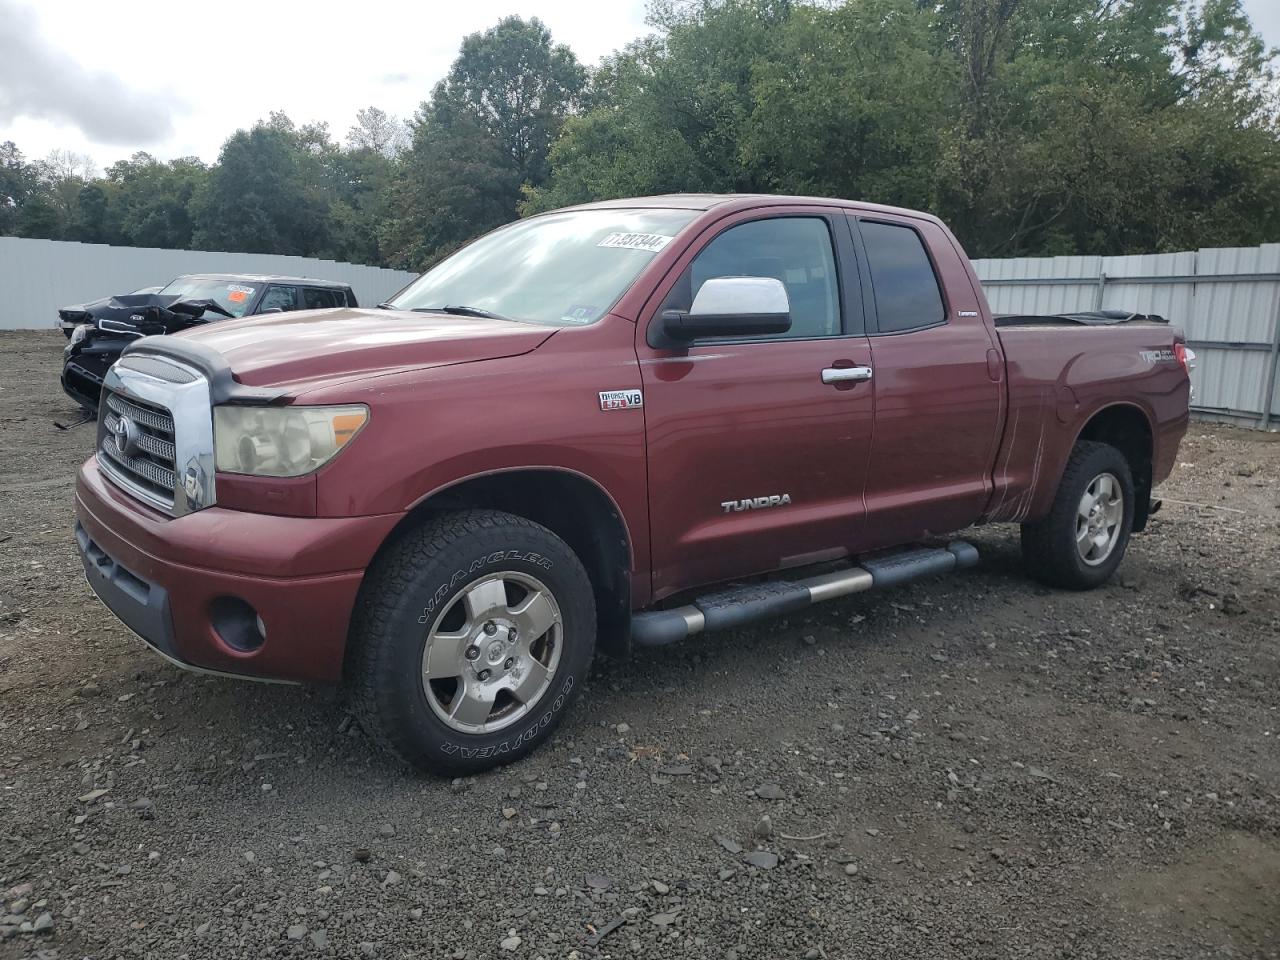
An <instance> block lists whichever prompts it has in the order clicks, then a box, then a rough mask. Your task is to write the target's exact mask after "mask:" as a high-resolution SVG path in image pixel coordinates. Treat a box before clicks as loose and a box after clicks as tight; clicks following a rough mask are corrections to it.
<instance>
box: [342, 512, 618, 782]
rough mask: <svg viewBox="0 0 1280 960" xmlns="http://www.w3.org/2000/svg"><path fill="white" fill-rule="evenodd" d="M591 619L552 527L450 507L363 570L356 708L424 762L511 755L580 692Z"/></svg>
mask: <svg viewBox="0 0 1280 960" xmlns="http://www.w3.org/2000/svg"><path fill="white" fill-rule="evenodd" d="M595 623H596V617H595V599H594V596H593V594H592V590H591V583H590V581H589V580H588V578H587V574H586V571H585V570H583V568H582V564H581V562H580V561H579V560H578V558H577V556H576V555H575V554H574V553H573V551H572V550H570V549H569V547H568V546H567V545H566V544H565V543H564V541H562V540H561V539H560V538H559V537H557V536H556V535H555V534H553V533H552V532H551V531H550V530H548V529H546V528H545V527H542V526H539V525H538V524H536V523H532V522H531V521H528V520H525V519H523V518H522V517H517V516H514V515H512V514H507V513H500V512H497V511H480V510H473V511H465V512H460V513H452V514H447V515H445V516H443V517H440V518H438V519H437V520H435V521H433V522H431V523H428V524H426V525H424V526H422V527H420V528H418V529H417V530H414V531H411V532H410V533H408V534H407V535H405V536H404V537H403V538H402V539H401V540H400V541H399V542H398V543H396V544H395V545H394V546H392V547H391V548H390V549H389V550H388V551H387V552H386V553H385V554H384V555H383V556H382V557H380V558H379V559H378V561H377V562H376V564H375V566H374V568H373V569H371V570H370V572H369V576H368V578H367V580H366V583H365V586H364V588H363V590H362V594H361V604H360V609H359V611H358V612H357V615H356V619H355V622H354V624H353V629H352V637H351V643H352V652H351V657H350V660H349V664H348V666H349V682H350V684H351V686H352V693H353V700H354V704H355V709H356V714H357V716H358V717H359V718H360V721H361V725H362V726H363V727H364V728H365V730H366V732H368V733H369V734H370V736H372V737H373V739H374V740H376V741H377V742H378V743H379V744H381V745H382V746H383V747H385V748H386V749H388V750H389V751H390V752H392V753H393V754H395V755H396V756H398V757H400V758H401V759H403V760H405V761H406V762H408V763H410V764H412V765H414V766H416V767H419V768H421V769H424V770H428V771H432V772H437V773H446V774H450V775H454V776H457V775H460V774H467V773H475V772H477V771H480V770H484V769H487V768H489V767H493V766H497V765H498V764H502V763H509V762H510V761H512V760H516V759H518V758H520V757H522V756H524V755H525V754H527V753H529V752H530V751H531V750H533V749H534V748H535V747H536V746H537V745H538V744H540V743H541V742H542V741H543V740H545V739H546V738H547V737H549V736H550V735H551V732H552V730H554V729H555V727H556V726H557V725H558V724H559V722H560V720H561V719H562V717H563V716H564V713H565V712H566V710H567V709H568V707H569V705H570V703H572V701H573V699H574V698H575V697H576V696H577V693H578V690H579V689H580V688H581V686H582V682H583V681H584V680H585V679H586V675H587V669H588V667H589V665H590V662H591V655H592V652H593V649H594V646H595Z"/></svg>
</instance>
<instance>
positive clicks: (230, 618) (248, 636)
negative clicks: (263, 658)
mask: <svg viewBox="0 0 1280 960" xmlns="http://www.w3.org/2000/svg"><path fill="white" fill-rule="evenodd" d="M209 622H210V623H211V624H212V626H213V629H214V632H215V633H217V635H218V638H219V639H220V640H221V641H222V642H223V643H225V644H226V645H227V646H228V647H230V648H231V649H232V650H237V651H239V652H240V653H253V652H254V651H255V650H257V649H259V648H260V647H261V646H262V645H263V644H264V643H266V642H267V625H266V624H265V623H264V622H263V620H262V617H261V616H260V615H259V614H258V611H257V610H255V609H254V608H253V607H252V606H251V605H250V604H248V603H247V602H245V601H244V600H241V599H240V598H239V597H218V598H217V599H216V600H214V601H213V603H211V604H210V605H209Z"/></svg>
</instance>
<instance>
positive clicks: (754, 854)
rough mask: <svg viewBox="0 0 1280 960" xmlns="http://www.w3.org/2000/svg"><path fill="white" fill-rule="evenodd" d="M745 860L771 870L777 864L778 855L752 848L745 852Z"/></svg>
mask: <svg viewBox="0 0 1280 960" xmlns="http://www.w3.org/2000/svg"><path fill="white" fill-rule="evenodd" d="M746 861H747V863H749V864H751V865H752V866H753V867H759V868H760V869H761V870H772V869H773V868H774V867H776V866H777V865H778V855H777V854H776V853H770V852H769V851H768V850H752V851H751V852H750V853H748V854H747V856H746Z"/></svg>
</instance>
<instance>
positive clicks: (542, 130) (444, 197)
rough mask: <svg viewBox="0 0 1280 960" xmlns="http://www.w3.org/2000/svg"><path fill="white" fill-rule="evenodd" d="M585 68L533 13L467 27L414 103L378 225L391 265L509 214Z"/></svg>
mask: <svg viewBox="0 0 1280 960" xmlns="http://www.w3.org/2000/svg"><path fill="white" fill-rule="evenodd" d="M586 85H587V74H586V71H585V70H584V69H583V68H582V66H581V65H580V64H579V63H578V61H577V59H576V58H575V57H574V55H573V53H572V52H571V51H570V50H569V48H568V47H565V46H563V45H558V44H553V43H552V42H551V34H550V32H549V31H548V30H547V28H546V27H545V26H543V24H542V23H541V22H540V21H539V20H537V19H533V20H529V21H524V20H521V19H520V18H519V17H507V18H506V19H504V20H502V21H501V22H499V23H498V25H497V26H495V27H493V28H491V29H489V30H486V31H484V32H483V33H475V34H472V35H471V36H469V37H467V38H466V39H465V40H463V42H462V50H461V52H460V53H459V55H458V59H457V60H455V61H454V64H453V67H452V69H451V70H450V71H449V74H448V76H447V77H445V79H444V80H442V81H440V83H438V84H437V85H436V87H435V89H434V90H433V91H432V94H431V99H430V100H428V101H426V102H425V103H423V104H422V106H421V107H420V108H419V110H418V114H417V116H416V117H415V119H414V122H413V124H412V127H413V140H412V143H411V145H410V147H409V149H408V150H407V151H406V152H405V153H404V155H403V156H402V157H401V167H400V171H399V176H398V177H397V178H396V180H395V183H394V186H393V188H392V191H393V203H392V205H393V207H394V209H395V210H396V211H397V215H396V216H395V217H394V218H393V219H392V220H391V221H390V222H389V223H388V224H387V226H386V229H385V230H384V231H383V233H382V241H383V247H384V249H385V250H386V252H387V256H388V259H389V261H390V262H391V263H392V264H394V265H396V266H403V267H408V268H411V269H412V268H415V267H423V266H426V265H427V264H429V263H431V262H432V261H434V260H436V259H438V258H439V257H441V256H443V255H444V254H446V253H448V252H449V251H451V250H453V249H455V248H457V247H458V246H459V245H461V244H462V243H464V242H466V241H467V240H469V239H470V238H472V237H474V236H477V235H478V234H480V233H483V232H485V231H486V230H489V229H491V228H493V227H496V226H498V225H500V224H502V223H506V222H507V221H509V220H512V219H514V218H515V216H516V214H517V211H518V205H519V203H520V200H521V197H522V191H525V190H529V189H533V188H536V187H538V186H540V185H541V184H542V183H543V182H544V181H545V180H546V177H547V173H548V153H549V151H550V148H551V143H552V141H553V140H554V139H555V137H556V136H557V135H558V134H559V132H560V128H561V126H562V125H563V124H564V121H565V118H566V117H567V116H568V115H569V114H570V113H571V112H572V111H573V110H574V109H575V107H576V105H577V103H578V101H579V99H580V97H581V95H582V92H583V90H584V89H585V88H586Z"/></svg>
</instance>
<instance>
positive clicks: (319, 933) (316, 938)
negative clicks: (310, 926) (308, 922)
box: [310, 929, 329, 950]
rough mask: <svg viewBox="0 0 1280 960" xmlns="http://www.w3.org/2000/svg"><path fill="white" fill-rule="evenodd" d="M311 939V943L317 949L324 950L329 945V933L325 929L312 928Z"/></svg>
mask: <svg viewBox="0 0 1280 960" xmlns="http://www.w3.org/2000/svg"><path fill="white" fill-rule="evenodd" d="M310 940H311V945H312V946H313V947H315V948H316V949H317V950H324V949H325V948H326V947H328V946H329V935H328V934H327V933H325V932H324V930H323V929H321V930H312V931H311V937H310Z"/></svg>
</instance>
